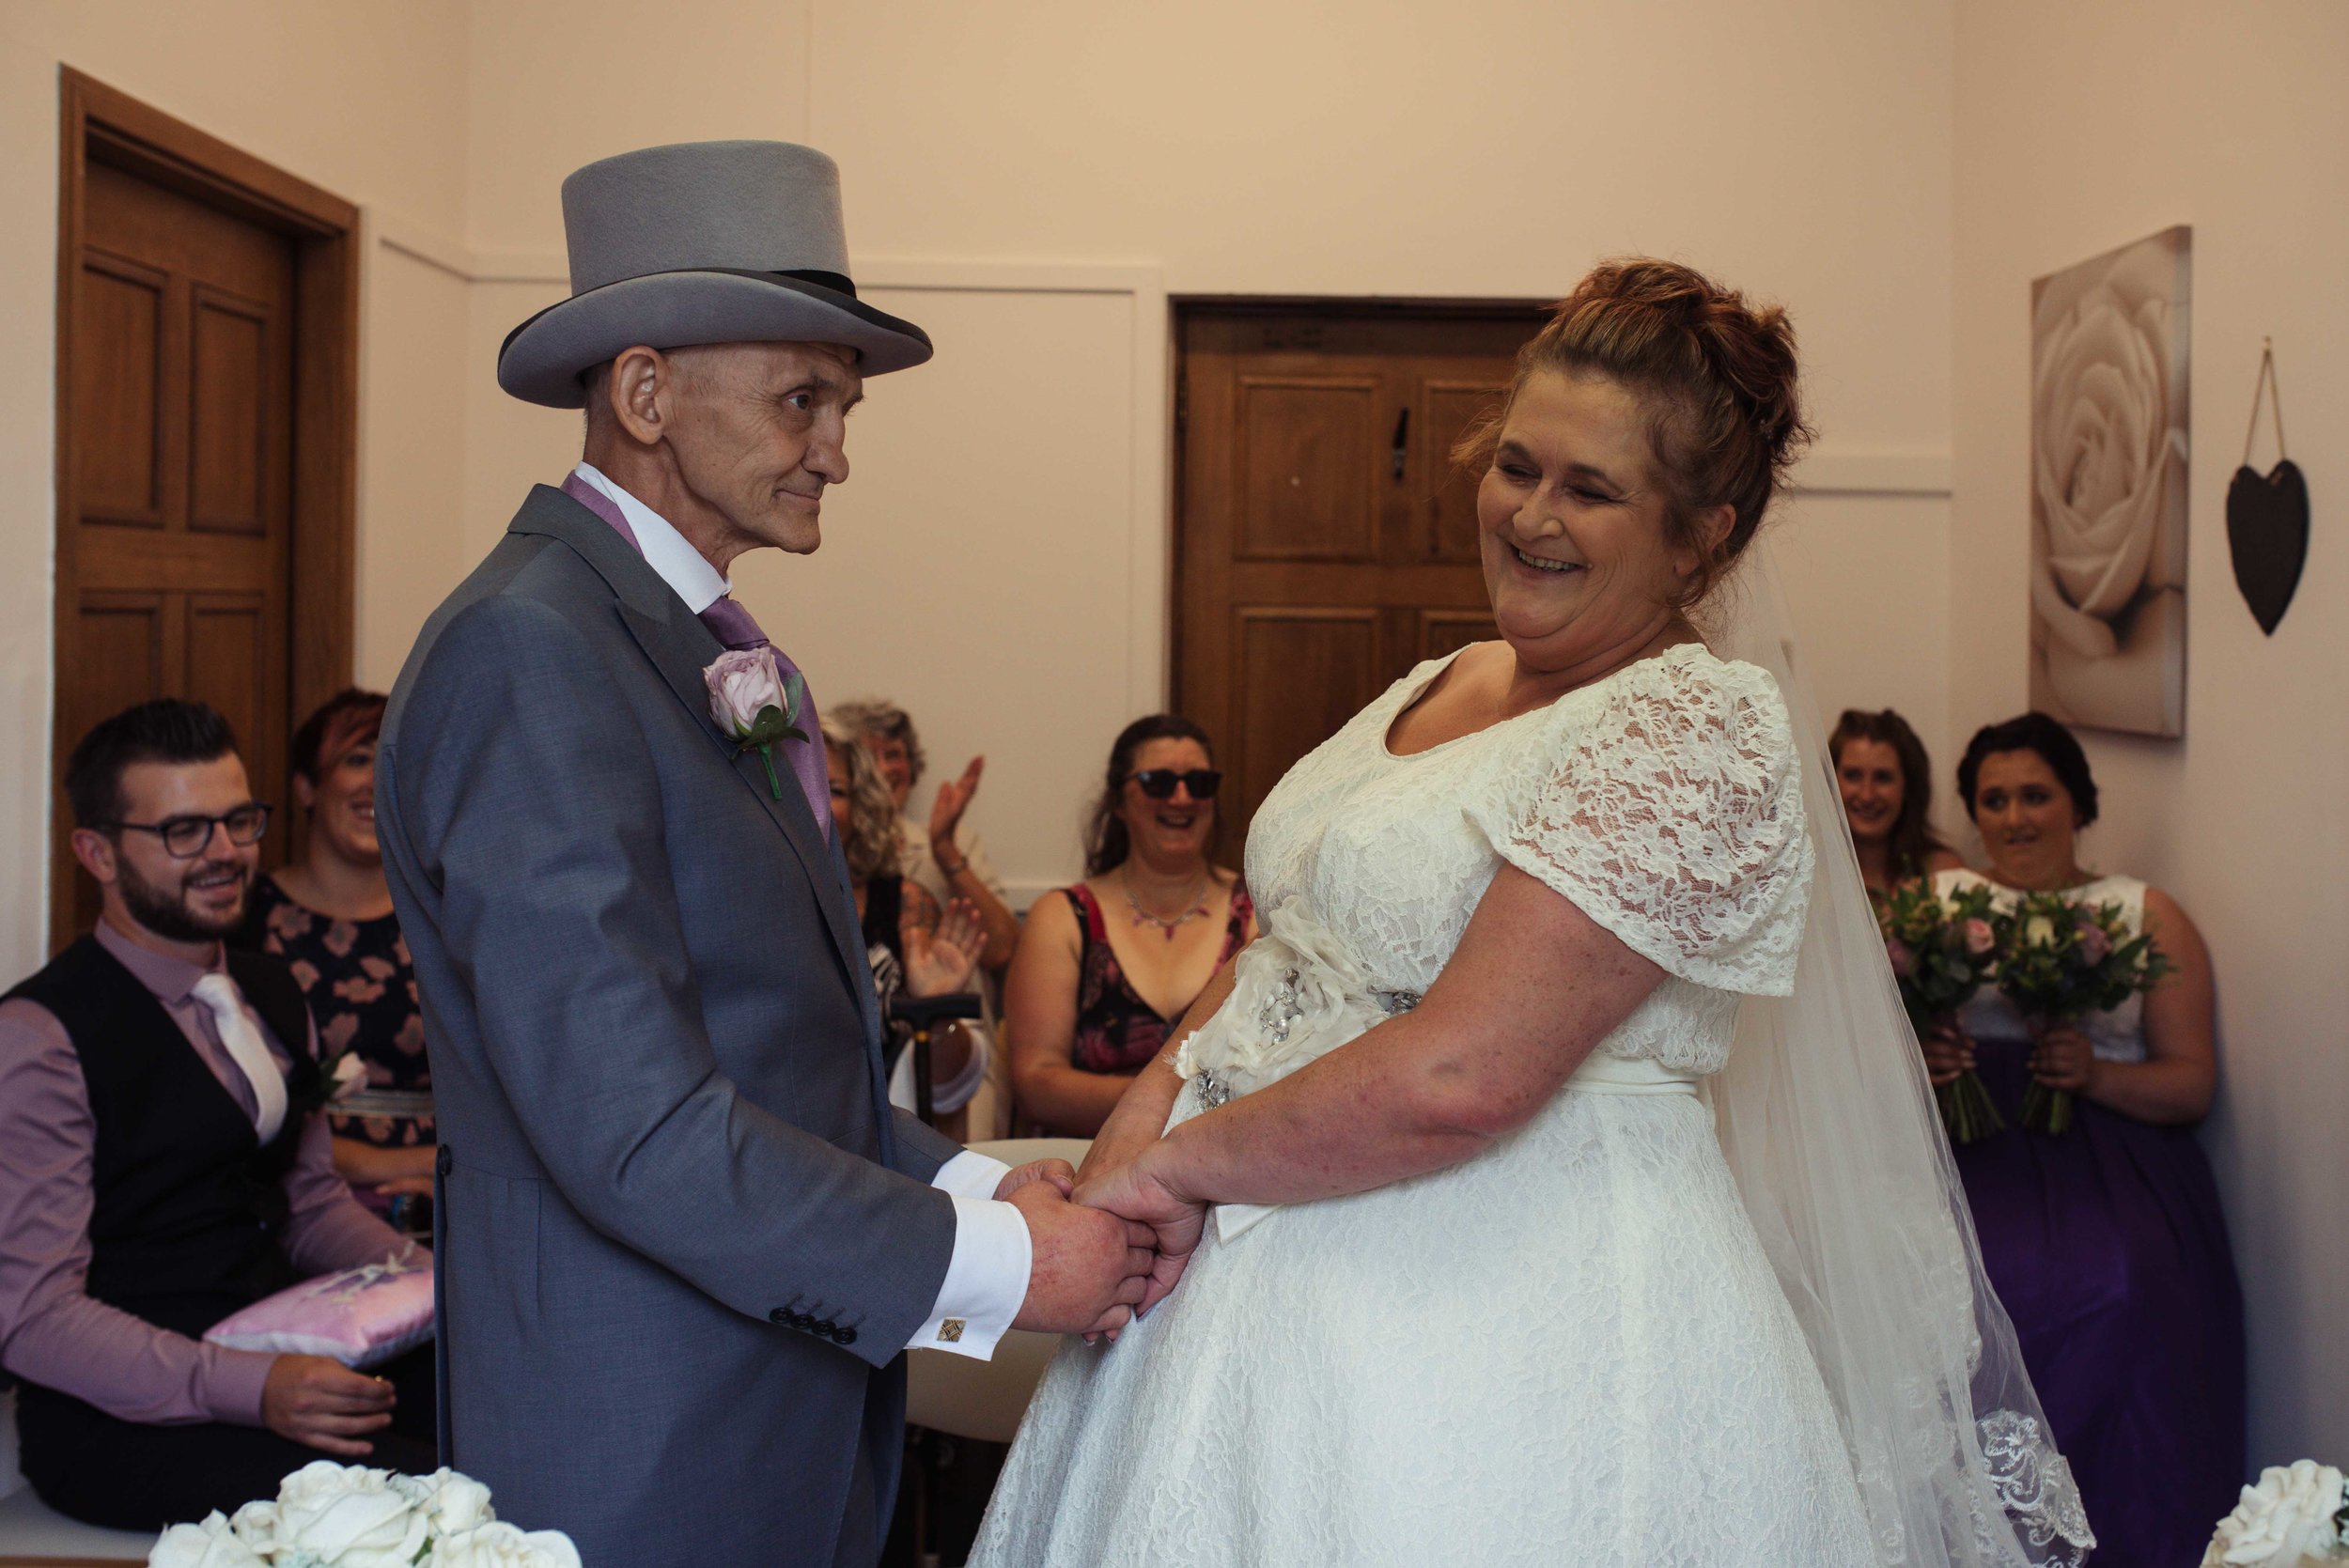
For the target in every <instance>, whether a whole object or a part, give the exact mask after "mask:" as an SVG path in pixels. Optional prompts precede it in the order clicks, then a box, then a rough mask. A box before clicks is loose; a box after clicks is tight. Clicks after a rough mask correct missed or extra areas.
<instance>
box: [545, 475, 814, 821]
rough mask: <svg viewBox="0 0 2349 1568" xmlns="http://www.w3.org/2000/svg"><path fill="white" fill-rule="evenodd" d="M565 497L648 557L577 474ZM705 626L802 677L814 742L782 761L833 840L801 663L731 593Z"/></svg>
mask: <svg viewBox="0 0 2349 1568" xmlns="http://www.w3.org/2000/svg"><path fill="white" fill-rule="evenodd" d="M563 493H564V494H565V495H568V496H569V497H570V498H571V499H572V500H573V501H576V502H578V503H579V504H580V505H583V506H584V507H586V508H587V509H588V510H589V511H591V512H593V513H595V514H596V516H598V517H599V518H601V519H603V520H604V521H606V522H608V523H610V524H611V525H612V526H613V528H614V529H615V530H617V531H618V533H619V536H620V537H622V538H623V539H626V540H627V541H628V543H629V548H630V549H631V550H633V551H636V553H637V554H639V555H642V554H644V553H645V547H644V546H643V545H642V544H639V543H638V542H637V539H636V530H635V529H633V528H630V526H629V525H628V518H627V516H626V515H625V514H624V513H622V512H621V510H620V508H619V507H618V506H617V505H614V502H613V500H612V498H611V497H610V496H608V495H606V494H604V493H603V492H602V491H601V490H599V489H596V487H595V486H593V485H591V484H589V483H588V482H587V481H586V480H584V479H583V478H581V477H580V476H579V475H578V474H577V473H573V474H570V475H568V477H566V478H565V479H564V481H563ZM701 621H702V625H704V626H706V627H708V629H709V634H710V635H711V636H712V637H715V638H717V639H718V641H719V642H720V643H722V644H724V645H725V646H727V647H729V648H771V649H773V651H774V655H775V665H776V667H777V668H778V669H780V670H781V671H782V672H783V673H784V674H785V675H799V677H800V679H801V682H802V684H801V688H800V691H801V696H800V717H799V726H800V728H801V729H803V730H805V731H807V733H808V737H809V738H808V740H807V741H806V742H804V743H802V742H801V741H797V740H786V741H784V742H783V756H784V760H785V761H786V762H787V763H788V764H789V765H790V768H791V776H792V777H793V778H795V779H797V780H799V781H800V790H801V793H802V794H804V795H805V796H806V797H807V809H808V810H809V811H811V812H814V813H815V814H816V831H817V835H818V836H819V837H822V838H825V839H829V838H831V837H832V778H831V775H830V774H829V773H828V772H827V771H826V769H825V767H824V756H823V753H822V752H820V751H819V750H817V746H816V744H815V736H816V715H817V712H819V711H820V710H819V709H818V708H817V706H816V693H815V692H814V691H810V690H808V688H807V687H806V685H805V684H804V682H805V681H806V679H807V676H806V675H804V674H802V673H801V670H800V667H799V666H798V665H797V664H794V663H792V662H791V656H790V655H789V654H787V653H786V652H784V651H783V650H782V649H781V648H778V647H775V645H774V644H772V643H770V642H769V641H768V640H767V634H766V633H765V632H764V631H761V630H760V629H758V620H757V618H756V617H755V616H754V615H753V614H752V613H750V612H749V611H748V610H745V609H743V608H742V606H740V605H739V604H737V603H736V602H735V600H734V596H733V595H732V594H725V595H722V596H720V598H718V599H717V601H716V602H715V603H713V604H711V605H710V607H709V608H708V609H707V610H705V611H703V612H702V613H701Z"/></svg>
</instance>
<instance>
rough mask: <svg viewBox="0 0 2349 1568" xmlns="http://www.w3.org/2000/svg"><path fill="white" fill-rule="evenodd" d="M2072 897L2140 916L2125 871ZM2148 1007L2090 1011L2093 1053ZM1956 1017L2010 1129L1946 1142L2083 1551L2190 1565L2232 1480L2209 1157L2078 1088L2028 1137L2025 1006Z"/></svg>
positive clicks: (2224, 1293) (2135, 887) (2233, 1451)
mask: <svg viewBox="0 0 2349 1568" xmlns="http://www.w3.org/2000/svg"><path fill="white" fill-rule="evenodd" d="M1971 875H1972V874H1971V873H1968V872H1944V873H1943V874H1942V875H1941V877H1939V878H1937V884H1936V885H1937V887H1938V888H1939V889H1940V890H1941V891H1943V892H1944V893H1946V892H1947V891H1948V890H1949V888H1950V886H1951V885H1952V881H1954V880H1957V879H1962V878H1967V877H1971ZM2077 897H2078V900H2079V901H2080V902H2082V903H2085V904H2091V905H2100V904H2106V903H2113V902H2118V903H2120V904H2122V905H2123V907H2124V908H2126V909H2127V911H2128V913H2129V916H2130V918H2131V920H2132V921H2139V920H2141V919H2142V917H2143V913H2144V900H2145V885H2144V884H2143V883H2142V882H2139V881H2137V880H2135V879H2134V878H2131V877H2105V878H2103V879H2101V880H2099V881H2096V882H2093V883H2091V884H2090V885H2089V886H2088V887H2085V888H2082V889H2081V890H2079V893H2078V894H2077ZM2141 1012H2142V1005H2141V1002H2140V1001H2139V1000H2138V999H2134V998H2133V999H2131V1000H2130V1001H2128V1002H2127V1003H2126V1004H2124V1005H2123V1006H2122V1007H2121V1008H2119V1009H2117V1010H2115V1011H2114V1012H2111V1013H2104V1014H2098V1015H2097V1016H2095V1017H2092V1018H2091V1019H2089V1020H2088V1023H2087V1032H2088V1034H2089V1037H2090V1039H2091V1040H2092V1042H2093V1044H2094V1046H2095V1050H2096V1054H2097V1056H2099V1057H2100V1058H2103V1059H2105V1060H2108V1061H2123V1062H2141V1061H2143V1060H2144V1057H2145V1040H2144V1033H2143V1030H2142V1027H2141V1022H2140V1014H2141ZM1962 1022H1963V1024H1964V1026H1965V1028H1966V1031H1967V1032H1968V1033H1969V1034H1971V1035H1972V1036H1973V1037H1974V1041H1975V1060H1976V1063H1977V1070H1978V1071H1979V1072H1980V1073H1981V1075H1982V1079H1983V1084H1984V1086H1985V1087H1987V1088H1988V1089H1989V1091H1990V1096H1991V1098H1992V1099H1993V1100H1995V1101H1996V1102H1997V1104H1998V1107H1999V1114H2000V1115H2002V1116H2004V1117H2005V1118H2006V1120H2007V1128H2006V1130H2005V1131H2003V1132H2000V1133H1997V1134H1994V1135H1993V1136H1991V1137H1989V1138H1986V1139H1983V1141H1980V1142H1977V1143H1972V1144H1969V1145H1968V1146H1966V1147H1964V1148H1961V1149H1959V1150H1957V1151H1956V1154H1957V1169H1958V1173H1959V1175H1960V1176H1961V1177H1963V1178H1964V1180H1965V1183H1966V1198H1967V1202H1968V1205H1969V1206H1970V1207H1971V1208H1972V1210H1973V1216H1974V1228H1975V1229H1976V1231H1977V1232H1979V1233H1980V1234H1981V1237H1982V1255H1983V1265H1984V1267H1985V1268H1987V1269H1988V1271H1989V1274H1990V1282H1991V1284H1992V1286H1993V1287H1995V1288H1996V1289H1997V1291H1998V1293H1999V1300H2000V1301H2001V1302H2003V1303H2005V1306H2006V1310H2007V1312H2008V1314H2009V1315H2010V1316H2012V1317H2013V1318H2014V1320H2015V1335H2016V1337H2017V1338H2018V1339H2019V1340H2020V1341H2021V1343H2022V1350H2023V1360H2024V1363H2025V1364H2026V1365H2027V1366H2028V1367H2029V1368H2030V1376H2031V1382H2032V1383H2033V1384H2034V1385H2035V1386H2036V1387H2037V1389H2038V1390H2039V1398H2040V1401H2041V1403H2042V1404H2043V1405H2045V1406H2046V1411H2047V1421H2048V1423H2049V1425H2050V1426H2051V1427H2053V1429H2054V1434H2055V1440H2056V1446H2057V1447H2058V1448H2059V1449H2061V1451H2062V1453H2063V1456H2064V1457H2065V1458H2066V1459H2068V1460H2070V1461H2071V1464H2072V1469H2073V1473H2074V1474H2075V1475H2076V1476H2077V1479H2078V1481H2079V1488H2080V1499H2081V1501H2082V1502H2083V1503H2084V1504H2085V1505H2086V1507H2087V1509H2088V1522H2089V1523H2090V1525H2091V1526H2092V1527H2093V1528H2094V1529H2095V1531H2096V1541H2097V1547H2096V1552H2095V1556H2094V1559H2093V1561H2094V1562H2095V1563H2096V1565H2097V1568H2192V1565H2193V1564H2195V1563H2197V1562H2200V1561H2201V1554H2202V1550H2203V1548H2204V1547H2205V1546H2207V1545H2209V1543H2210V1536H2211V1529H2212V1528H2213V1527H2214V1526H2215V1525H2216V1524H2217V1521H2218V1520H2219V1519H2220V1518H2221V1517H2223V1516H2224V1515H2225V1514H2227V1513H2228V1512H2229V1511H2230V1510H2231V1509H2232V1508H2233V1507H2234V1504H2235V1499H2236V1494H2237V1491H2238V1489H2239V1488H2240V1487H2241V1486H2242V1484H2243V1482H2244V1480H2245V1475H2244V1441H2245V1438H2244V1376H2245V1374H2244V1359H2243V1354H2244V1353H2243V1294H2242V1290H2241V1287H2240V1286H2239V1285H2238V1284H2237V1283H2236V1280H2235V1272H2234V1260H2233V1257H2232V1254H2231V1252H2230V1251H2229V1249H2228V1245H2227V1224H2226V1219H2225V1217H2224V1215H2223V1214H2222V1213H2221V1212H2220V1209H2219V1205H2218V1188H2217V1183H2216V1182H2214V1181H2213V1179H2212V1177H2211V1170H2210V1161H2209V1160H2208V1159H2207V1158H2205V1157H2203V1154H2202V1148H2201V1143H2200V1142H2199V1141H2197V1140H2196V1138H2195V1133H2194V1129H2193V1128H2192V1127H2170V1126H2154V1125H2152V1124H2151V1123H2147V1122H2140V1121H2138V1120H2136V1119H2135V1118H2134V1117H2129V1116H2123V1115H2122V1114H2121V1113H2119V1112H2118V1111H2114V1110H2106V1109H2105V1108H2104V1107H2102V1106H2098V1105H2092V1104H2090V1103H2088V1102H2087V1101H2085V1100H2075V1102H2074V1106H2075V1112H2076V1114H2075V1119H2074V1121H2073V1124H2072V1126H2071V1127H2070V1129H2069V1130H2067V1131H2065V1132H2063V1133H2061V1134H2060V1135H2058V1136H2055V1137H2046V1136H2042V1135H2041V1134H2038V1133H2034V1132H2029V1131H2026V1130H2024V1128H2023V1126H2022V1125H2021V1117H2022V1103H2023V1094H2024V1091H2025V1090H2026V1089H2027V1088H2028V1087H2029V1085H2030V1072H2029V1070H2028V1068H2027V1066H2026V1063H2027V1062H2028V1060H2029V1058H2030V1051H2031V1043H2030V1038H2029V1035H2028V1034H2027V1032H2026V1031H2025V1029H2024V1026H2023V1020H2022V1018H2021V1017H2020V1016H2019V1015H2018V1014H2016V1012H2015V1009H2014V1007H2013V1006H2012V1005H2011V1004H2010V1003H2009V1002H2008V1001H2006V999H2005V998H2003V997H2001V996H1999V995H1997V994H1996V993H1986V994H1984V995H1981V996H1977V997H1976V998H1975V999H1974V1001H1972V1002H1971V1003H1970V1004H1968V1007H1967V1009H1966V1011H1965V1013H1964V1015H1963V1017H1962Z"/></svg>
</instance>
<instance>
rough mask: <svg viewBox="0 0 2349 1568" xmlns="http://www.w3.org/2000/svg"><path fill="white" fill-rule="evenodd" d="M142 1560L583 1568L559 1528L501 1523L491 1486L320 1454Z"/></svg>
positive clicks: (293, 1566) (206, 1565) (156, 1566)
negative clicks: (270, 1498)
mask: <svg viewBox="0 0 2349 1568" xmlns="http://www.w3.org/2000/svg"><path fill="white" fill-rule="evenodd" d="M147 1561H148V1568H580V1561H579V1551H578V1548H576V1547H575V1546H573V1545H571V1541H570V1537H569V1536H567V1535H565V1534H563V1533H562V1532H561V1531H559V1530H537V1531H534V1532H530V1533H524V1532H523V1531H522V1530H521V1529H516V1528H515V1527H514V1526H512V1525H508V1524H502V1523H500V1522H499V1520H498V1516H497V1514H495V1513H494V1512H493V1511H492V1510H491V1509H490V1489H489V1488H488V1487H487V1486H484V1485H482V1484H481V1483H479V1482H477V1481H474V1480H473V1479H472V1478H471V1477H469V1476H463V1475H459V1474H458V1473H457V1472H456V1471H455V1470H435V1471H434V1472H433V1473H432V1474H430V1475H428V1476H411V1475H397V1474H394V1473H392V1472H391V1471H388V1470H370V1469H364V1468H362V1467H359V1466H357V1465H337V1464H334V1462H333V1461H331V1460H325V1459H321V1460H319V1461H318V1462H317V1463H316V1464H311V1465H304V1466H303V1467H302V1468H301V1469H298V1470H296V1471H295V1472H294V1473H293V1474H291V1475H289V1476H288V1477H287V1478H286V1479H285V1482H284V1483H283V1484H282V1485H281V1486H280V1487H279V1489H278V1493H277V1500H276V1501H275V1502H249V1503H247V1504H245V1505H244V1506H243V1507H242V1508H240V1509H238V1510H237V1514H236V1517H235V1518H233V1519H230V1518H223V1517H222V1516H221V1515H220V1514H212V1515H211V1516H210V1518H208V1519H206V1520H205V1521H204V1522H203V1523H202V1524H200V1525H174V1526H172V1527H171V1528H170V1529H167V1530H165V1531H163V1538H162V1539H161V1540H159V1541H157V1542H156V1543H155V1549H154V1550H153V1551H152V1552H150V1553H149V1554H148V1559H147Z"/></svg>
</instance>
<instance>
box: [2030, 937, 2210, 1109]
mask: <svg viewBox="0 0 2349 1568" xmlns="http://www.w3.org/2000/svg"><path fill="white" fill-rule="evenodd" d="M1995 924H1996V925H1997V927H1998V935H1999V944H1998V945H1999V965H1998V986H1999V990H2000V991H2002V992H2004V993H2005V995H2006V999H2007V1000H2008V1001H2011V1002H2013V1003H2014V1004H2015V1010H2016V1011H2017V1012H2019V1013H2021V1014H2022V1015H2023V1017H2024V1018H2025V1019H2027V1020H2028V1021H2029V1022H2030V1024H2031V1025H2032V1027H2033V1032H2038V1031H2040V1030H2044V1029H2046V1028H2048V1027H2050V1026H2052V1025H2056V1024H2074V1025H2077V1023H2078V1022H2079V1021H2080V1020H2081V1019H2083V1018H2085V1017H2088V1016H2089V1015H2090V1014H2091V1013H2106V1012H2110V1011H2111V1010H2112V1009H2113V1008H2115V1007H2118V1006H2120V1005H2121V1004H2122V1003H2123V1002H2124V1001H2128V1000H2129V998H2131V997H2133V996H2135V995H2137V994H2138V993H2139V992H2140V991H2150V990H2152V989H2153V988H2154V986H2155V985H2156V984H2158V983H2159V982H2160V980H2161V978H2162V977H2163V976H2164V975H2166V974H2168V973H2169V972H2170V970H2171V969H2172V968H2174V967H2175V966H2173V965H2172V964H2171V963H2170V960H2169V959H2167V958H2165V957H2163V956H2162V955H2161V953H2160V951H2159V950H2158V949H2156V948H2155V946H2154V939H2153V938H2151V937H2150V936H2148V935H2146V934H2145V933H2144V932H2142V931H2138V930H2133V929H2132V928H2131V927H2130V925H2129V921H2128V916H2127V914H2126V913H2125V912H2123V909H2122V908H2121V906H2120V905H2118V904H2105V905H2100V906H2098V907H2097V908H2089V907H2088V906H2087V905H2085V904H2076V903H2074V902H2073V901H2072V900H2070V899H2068V898H2066V897H2064V896H2063V894H2061V893H2025V894H2024V895H2023V896H2022V897H2021V898H2018V899H2016V900H2015V905H2014V907H2013V908H2009V909H2006V910H2004V911H2002V912H2001V913H1999V915H1998V917H1997V919H1996V922H1995ZM2023 1126H2027V1127H2029V1128H2030V1129H2031V1130H2032V1131H2033V1132H2045V1133H2060V1132H2063V1131H2066V1130H2068V1129H2069V1128H2070V1127H2071V1126H2072V1096H2071V1094H2069V1093H2068V1092H2067V1091H2064V1090H2061V1089H2050V1088H2049V1087H2047V1086H2046V1084H2044V1083H2040V1082H2037V1081H2033V1083H2032V1084H2031V1086H2030V1091H2029V1092H2028V1093H2027V1094H2025V1095H2024V1098H2023Z"/></svg>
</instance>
